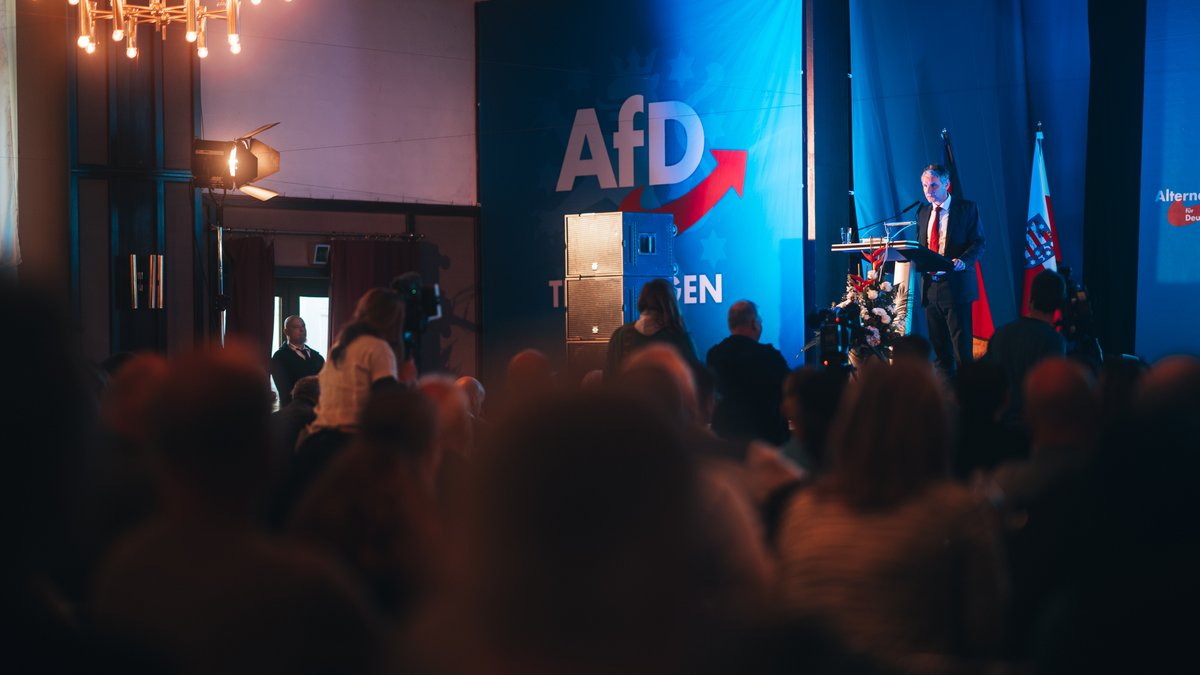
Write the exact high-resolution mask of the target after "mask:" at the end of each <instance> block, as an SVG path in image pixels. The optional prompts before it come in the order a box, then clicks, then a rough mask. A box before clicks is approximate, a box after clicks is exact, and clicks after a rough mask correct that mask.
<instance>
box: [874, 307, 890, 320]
mask: <svg viewBox="0 0 1200 675" xmlns="http://www.w3.org/2000/svg"><path fill="white" fill-rule="evenodd" d="M871 313H872V314H874V315H875V316H878V317H882V318H886V317H887V315H888V313H887V310H886V309H884V308H882V307H876V308H874V309H872V310H871Z"/></svg>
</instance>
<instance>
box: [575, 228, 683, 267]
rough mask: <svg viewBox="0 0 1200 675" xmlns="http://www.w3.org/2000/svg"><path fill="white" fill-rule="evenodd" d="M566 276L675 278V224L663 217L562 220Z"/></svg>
mask: <svg viewBox="0 0 1200 675" xmlns="http://www.w3.org/2000/svg"><path fill="white" fill-rule="evenodd" d="M564 221H565V224H564V227H565V230H564V231H565V240H566V253H567V261H566V270H567V274H566V276H567V277H568V278H570V277H586V276H616V275H625V276H638V277H673V276H675V273H676V271H677V270H676V269H675V232H676V228H675V221H674V219H673V218H672V217H671V215H670V214H666V213H621V212H612V213H581V214H575V215H568V216H565V217H564Z"/></svg>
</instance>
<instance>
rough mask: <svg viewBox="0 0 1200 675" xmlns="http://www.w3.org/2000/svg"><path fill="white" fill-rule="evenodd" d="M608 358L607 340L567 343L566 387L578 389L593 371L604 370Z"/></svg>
mask: <svg viewBox="0 0 1200 675" xmlns="http://www.w3.org/2000/svg"><path fill="white" fill-rule="evenodd" d="M607 358H608V340H607V338H606V339H605V340H604V341H602V342H568V343H567V380H568V381H567V385H568V386H570V387H578V386H579V384H580V382H582V381H583V377H584V376H585V375H587V374H588V373H589V372H591V371H593V370H604V364H605V361H606V359H607Z"/></svg>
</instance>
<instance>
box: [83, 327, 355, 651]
mask: <svg viewBox="0 0 1200 675" xmlns="http://www.w3.org/2000/svg"><path fill="white" fill-rule="evenodd" d="M258 362H259V360H258V359H256V358H254V357H253V355H252V353H251V351H250V350H248V349H246V350H243V349H240V348H238V347H236V346H234V345H227V346H226V347H225V349H224V350H223V351H220V352H198V353H195V354H190V355H186V356H182V357H177V358H176V361H175V362H174V363H173V364H172V366H171V370H170V374H169V378H168V381H169V384H168V385H167V386H166V387H165V388H164V389H163V391H162V394H161V395H160V397H159V400H158V410H157V414H156V416H155V420H156V424H155V427H156V429H155V437H156V443H155V446H156V450H157V458H158V460H159V464H158V467H159V471H158V473H157V481H158V486H159V502H160V504H161V513H160V514H159V515H158V516H157V517H155V518H154V519H152V520H151V521H149V522H147V523H146V524H145V525H143V526H141V527H139V528H138V529H136V530H135V531H133V532H131V533H130V534H129V535H127V536H126V537H124V538H123V539H122V540H121V541H120V542H119V543H118V544H117V545H116V546H114V548H113V549H112V551H111V552H110V553H109V555H108V556H107V558H106V560H105V562H104V564H103V565H102V568H101V570H100V572H99V574H98V575H97V581H96V586H95V590H94V594H93V604H92V611H93V616H94V619H95V622H96V625H97V627H98V628H99V629H100V631H101V633H102V635H104V636H105V637H107V638H109V639H111V640H113V641H114V642H115V643H116V644H119V645H123V646H125V647H127V648H129V649H130V650H133V651H134V652H135V653H141V654H146V655H151V656H152V658H155V659H158V660H159V662H160V663H161V664H162V665H163V667H164V669H166V670H170V671H173V672H180V673H214V672H221V673H260V672H268V671H269V672H304V673H335V672H361V671H364V670H367V669H369V668H370V667H372V666H373V665H374V663H375V660H376V658H377V651H376V642H375V640H376V638H375V634H374V630H373V626H372V622H371V620H370V615H369V614H368V612H367V609H366V605H365V603H364V602H363V601H362V598H361V597H360V595H359V591H358V589H357V587H356V586H355V585H354V584H353V583H352V582H351V580H350V578H349V576H348V575H346V574H345V573H344V572H343V571H342V570H341V569H340V568H339V567H337V566H336V565H335V564H334V563H333V561H332V560H329V559H326V558H324V557H322V556H319V555H316V554H315V553H314V552H311V551H309V550H308V549H306V548H302V547H300V546H297V545H295V544H290V543H287V542H284V541H282V540H275V539H272V538H270V537H268V536H266V535H264V534H261V533H260V532H259V531H258V530H257V528H256V527H255V524H254V520H253V516H254V514H255V512H256V506H257V505H258V503H259V502H260V500H261V499H262V498H263V497H264V496H265V495H263V494H262V492H263V491H264V486H265V485H267V484H268V479H269V477H270V475H271V470H272V467H271V465H270V464H271V458H272V448H271V444H270V433H269V413H270V408H271V396H270V390H269V388H268V386H267V380H266V373H265V372H263V371H262V370H261V369H260V368H258V367H257V366H256V365H255V364H257V363H258Z"/></svg>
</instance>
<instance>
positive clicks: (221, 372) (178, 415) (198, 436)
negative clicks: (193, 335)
mask: <svg viewBox="0 0 1200 675" xmlns="http://www.w3.org/2000/svg"><path fill="white" fill-rule="evenodd" d="M255 357H256V354H255V353H254V352H253V350H251V349H249V348H247V347H245V346H243V345H240V344H238V343H236V342H230V343H227V344H226V346H225V348H224V349H206V350H200V351H196V352H192V353H190V354H184V355H182V356H178V357H176V359H175V361H174V362H173V363H172V364H171V365H170V368H169V371H168V373H167V377H166V380H165V382H166V384H165V386H164V387H163V388H162V393H161V395H160V396H159V398H158V400H157V402H156V410H155V419H156V421H157V425H156V426H157V429H156V446H157V449H158V455H159V457H160V458H161V460H162V463H163V465H164V466H165V468H166V469H167V475H168V477H169V478H170V479H172V480H169V482H168V488H169V489H171V488H179V487H181V486H186V487H187V491H185V494H183V495H182V496H184V497H190V496H198V495H202V496H204V497H205V498H207V499H208V500H211V501H212V502H215V503H222V504H225V505H227V506H230V507H235V508H237V507H248V506H250V505H251V504H250V502H252V501H253V500H254V499H255V498H256V497H257V496H258V493H259V491H260V490H262V488H263V486H264V485H266V484H267V479H269V478H270V475H271V470H272V468H273V467H272V466H271V461H272V450H271V448H272V446H271V442H270V426H269V419H270V413H271V390H270V387H269V386H268V384H267V382H268V380H267V374H266V372H265V371H264V370H263V369H262V368H261V367H260V366H259V365H258V364H259V363H260V361H261V359H258V358H255ZM192 491H194V492H192ZM173 496H180V495H179V493H178V491H177V492H176V494H174V495H172V494H166V495H164V498H165V499H166V500H167V501H168V502H170V501H171V497H173Z"/></svg>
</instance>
